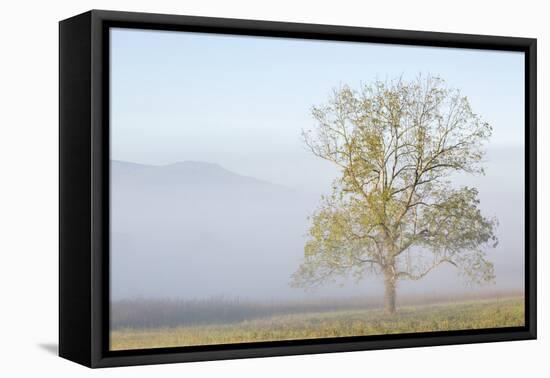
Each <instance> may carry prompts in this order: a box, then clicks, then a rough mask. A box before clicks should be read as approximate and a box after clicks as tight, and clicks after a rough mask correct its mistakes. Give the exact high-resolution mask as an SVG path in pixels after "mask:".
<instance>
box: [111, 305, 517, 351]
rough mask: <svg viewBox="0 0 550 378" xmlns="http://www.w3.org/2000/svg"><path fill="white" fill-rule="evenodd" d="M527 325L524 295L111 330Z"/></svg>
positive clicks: (158, 340)
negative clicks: (390, 309)
mask: <svg viewBox="0 0 550 378" xmlns="http://www.w3.org/2000/svg"><path fill="white" fill-rule="evenodd" d="M523 325H524V304H523V298H521V297H514V298H506V299H491V300H472V301H467V302H461V303H444V304H432V305H425V306H408V307H402V308H400V309H399V311H398V313H397V314H396V315H394V316H388V315H386V314H384V312H383V311H382V310H378V309H370V310H349V311H331V312H315V313H306V314H290V315H278V316H271V317H265V318H259V319H253V320H248V321H242V322H238V323H232V324H217V325H196V326H182V327H170V328H150V329H132V328H126V329H117V330H114V331H112V332H111V350H128V349H144V348H160V347H173V346H191V345H212V344H230V343H246V342H258V341H277V340H297V339H312V338H326V337H343V336H359V335H381V334H391V333H412V332H430V331H448V330H463V329H483V328H500V327H515V326H523Z"/></svg>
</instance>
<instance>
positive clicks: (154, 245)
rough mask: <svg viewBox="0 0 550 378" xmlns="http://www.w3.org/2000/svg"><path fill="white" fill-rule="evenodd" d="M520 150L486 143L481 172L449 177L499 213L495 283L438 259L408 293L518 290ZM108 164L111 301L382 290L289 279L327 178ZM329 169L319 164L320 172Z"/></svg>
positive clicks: (490, 212)
mask: <svg viewBox="0 0 550 378" xmlns="http://www.w3.org/2000/svg"><path fill="white" fill-rule="evenodd" d="M522 154H523V151H522V150H521V149H519V148H507V149H504V148H501V149H495V150H491V151H490V153H489V154H488V156H487V163H486V167H487V174H486V176H478V177H474V178H469V177H464V176H461V177H456V178H455V179H454V181H455V182H456V183H457V185H459V184H467V185H475V186H477V187H478V188H479V191H480V199H481V209H482V212H483V213H484V214H485V215H487V216H496V217H497V218H498V219H499V227H498V229H497V236H498V238H499V240H500V244H499V246H497V248H495V249H494V250H490V251H489V252H488V253H489V255H488V257H489V259H490V260H491V261H492V262H493V263H494V264H495V273H496V284H495V285H487V286H485V287H470V286H465V284H464V281H463V280H462V279H461V278H460V277H458V275H457V272H456V270H455V269H454V268H453V267H452V266H442V267H440V268H439V269H437V270H436V271H434V272H433V273H431V274H430V275H428V276H427V277H426V278H425V279H424V280H421V281H418V282H406V284H403V285H401V286H400V288H399V289H400V290H402V292H403V293H404V294H407V293H409V294H419V293H424V294H434V295H441V294H442V293H461V292H464V293H466V292H471V291H480V290H481V291H483V290H488V291H508V290H513V291H518V290H523V266H524V264H523V243H524V241H523V239H522V235H523V232H522V229H523V218H522V216H520V215H521V214H522V211H523V210H522V209H523V192H522V186H523V177H522V175H521V174H519V173H520V172H522V164H523V157H522ZM111 167H112V172H111V175H112V183H111V185H112V215H111V216H112V218H111V227H112V234H111V239H112V253H111V256H112V260H111V262H112V271H111V272H112V273H111V279H112V283H111V285H112V286H111V288H112V295H113V299H114V300H117V299H122V298H136V297H143V298H167V297H168V298H183V299H191V298H209V297H216V296H225V297H228V298H234V297H238V298H248V299H256V300H260V299H261V300H269V299H274V300H280V299H283V298H286V299H293V298H294V299H296V298H300V297H307V298H310V299H311V298H323V297H327V296H355V295H366V296H368V297H377V296H380V295H381V293H382V291H383V288H382V285H381V283H380V282H379V281H380V280H379V279H378V278H376V277H374V278H372V279H366V280H364V281H361V282H359V283H355V282H354V281H352V280H349V281H340V282H338V283H335V284H333V285H325V286H323V287H320V288H317V289H315V290H312V291H304V290H302V289H296V288H291V287H290V286H289V281H290V275H291V274H292V273H293V272H294V271H295V270H296V267H297V266H298V265H299V263H300V261H301V259H302V256H303V248H304V243H305V240H306V238H305V235H306V233H307V230H308V225H309V223H308V219H307V217H308V215H309V214H311V212H312V211H313V210H314V209H315V206H316V204H317V203H318V200H319V196H320V194H321V193H323V191H324V190H323V188H326V187H327V186H325V187H323V188H321V187H319V188H311V189H310V190H303V189H302V190H298V189H295V188H292V187H289V186H286V185H284V184H285V183H282V184H280V183H270V182H267V181H263V180H261V179H258V178H252V177H248V176H243V175H239V174H238V173H235V172H231V171H229V170H227V169H224V168H223V167H222V166H221V165H219V164H214V163H206V162H193V161H187V162H180V163H174V164H169V165H165V166H151V165H141V164H134V163H129V162H121V161H113V162H112V165H111ZM309 173H310V174H311V172H309ZM333 174H334V171H333V170H332V169H331V167H330V166H325V169H324V170H318V172H317V175H318V176H319V178H318V180H319V181H321V180H323V179H328V178H329V177H331V176H332V175H333ZM323 175H324V176H325V177H323ZM325 190H326V189H325ZM502 204H507V205H506V206H502ZM341 283H345V285H343V286H340V285H339V284H341Z"/></svg>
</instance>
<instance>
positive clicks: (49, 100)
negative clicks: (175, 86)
mask: <svg viewBox="0 0 550 378" xmlns="http://www.w3.org/2000/svg"><path fill="white" fill-rule="evenodd" d="M92 8H96V9H112V10H128V11H143V12H158V13H174V14H188V15H200V16H218V17H233V18H249V19H265V20H277V21H295V22H311V23H325V24H341V25H354V26H372V27H383V28H398V29H416V30H430V31H442V32H459V33H479V34H494V35H511V36H525V37H536V38H538V39H539V45H538V46H539V60H538V64H539V72H538V74H539V80H538V84H539V92H538V95H539V97H538V105H539V113H538V123H539V156H538V158H539V185H538V191H539V319H540V320H539V322H540V325H539V340H538V341H527V342H506V343H495V344H478V345H459V346H446V347H435V348H415V349H402V350H387V351H370V352H355V353H337V354H327V355H310V356H297V357H279V358H267V359H252V360H237V361H218V362H207V363H193V364H173V365H163V366H145V367H132V368H116V369H107V370H95V371H92V370H89V369H85V368H83V367H80V366H78V365H76V364H73V363H71V362H69V361H65V360H62V359H60V358H58V357H56V356H55V348H56V344H57V262H58V260H57V247H58V236H57V232H58V226H57V224H58V223H57V222H58V213H57V206H58V201H57V195H58V194H57V193H58V169H57V164H58V155H57V154H58V126H57V121H58V118H57V115H58V111H57V103H58V101H57V90H58V89H57V78H58V75H57V64H58V40H57V38H58V26H57V22H58V21H59V20H61V19H64V18H67V17H70V16H73V15H75V14H78V13H81V12H84V11H86V10H89V9H92ZM548 14H549V13H548V10H547V9H545V2H543V1H528V0H523V1H517V0H516V1H504V0H501V1H485V2H482V1H479V0H478V1H475V0H461V1H454V2H445V1H437V0H434V1H426V0H413V1H407V0H402V1H382V0H379V1H376V2H374V1H367V0H362V1H356V2H353V1H347V0H339V1H330V2H328V1H327V2H322V1H320V0H317V1H305V0H303V1H299V0H277V1H275V0H270V1H253V0H250V1H247V0H233V1H223V0H219V1H215V0H186V1H181V0H180V1H168V0H155V1H153V0H149V1H143V0H128V1H123V0H120V1H119V0H113V1H106V0H96V1H90V0H82V1H65V0H63V1H56V2H48V1H24V0H20V1H17V2H16V1H8V2H5V3H4V4H3V7H2V20H1V22H0V52H1V56H0V94H1V96H2V98H1V102H0V103H1V106H0V177H1V181H0V230H1V232H0V253H1V260H0V261H1V262H0V308H1V309H0V361H1V363H0V375H2V376H4V377H18V376H33V375H44V376H67V377H81V376H82V377H84V376H100V375H101V376H109V377H127V376H128V377H141V376H143V377H147V376H151V375H154V376H163V377H170V376H174V377H175V376H187V377H190V376H191V377H192V376H201V377H210V376H211V377H219V376H224V377H232V376H244V377H248V376H250V377H254V376H265V377H293V376H302V377H304V376H316V377H335V376H337V377H355V376H372V377H378V376H385V377H394V376H410V377H415V376H422V377H425V378H427V377H441V376H445V377H447V378H452V377H465V376H502V374H504V376H522V375H528V374H531V375H532V376H543V375H544V373H543V372H544V371H546V374H547V373H548V370H549V368H548V350H550V341H548V337H550V327H549V326H548V323H546V322H545V321H544V319H543V316H544V314H548V303H549V302H548V301H543V299H542V295H543V294H544V293H545V292H546V291H547V289H548V285H549V282H550V280H549V279H548V277H544V274H542V272H544V271H548V270H549V269H550V267H549V266H548V264H549V263H548V261H549V260H548V259H546V257H545V256H544V253H545V251H546V249H547V248H548V247H549V246H550V245H549V243H550V242H549V238H548V232H547V231H548V227H549V222H548V218H547V217H544V213H545V212H546V211H550V201H549V200H548V197H545V196H544V193H545V192H546V191H548V190H549V175H548V174H545V172H544V171H545V168H544V167H545V165H546V163H548V162H549V161H550V149H546V151H545V150H544V146H545V141H546V142H549V136H548V131H547V130H546V129H545V127H544V125H545V123H546V122H545V121H546V120H547V115H548V112H546V109H545V106H544V105H545V100H546V98H547V95H548V91H549V90H550V82H549V80H550V79H549V77H550V76H548V75H547V74H546V72H545V66H548V51H550V27H549V26H548V18H547V17H548ZM545 233H546V235H545ZM545 349H546V351H545Z"/></svg>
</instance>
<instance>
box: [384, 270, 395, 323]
mask: <svg viewBox="0 0 550 378" xmlns="http://www.w3.org/2000/svg"><path fill="white" fill-rule="evenodd" d="M384 285H385V292H384V308H385V310H386V312H387V313H388V314H390V315H393V314H395V277H394V275H393V272H391V271H390V270H389V269H388V270H386V271H385V272H384Z"/></svg>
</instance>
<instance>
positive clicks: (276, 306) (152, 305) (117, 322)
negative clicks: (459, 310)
mask: <svg viewBox="0 0 550 378" xmlns="http://www.w3.org/2000/svg"><path fill="white" fill-rule="evenodd" d="M522 295H523V293H521V292H498V293H496V292H495V293H482V294H481V293H472V294H461V295H459V296H457V295H445V296H441V295H410V296H403V297H402V298H401V299H400V301H399V305H400V306H407V305H421V304H433V303H439V302H457V301H465V300H475V299H487V298H505V297H514V296H522ZM382 304H383V300H382V298H368V297H347V298H327V299H315V300H293V301H263V302H260V301H252V300H247V299H239V298H226V297H214V298H209V299H191V300H183V299H142V298H136V299H125V300H118V301H114V302H113V303H111V329H113V330H114V329H121V328H156V327H176V326H188V325H202V324H229V323H236V322H242V321H245V320H252V319H257V318H263V317H270V316H275V315H289V314H303V313H314V312H329V311H341V310H361V309H373V308H380V307H382Z"/></svg>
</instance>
